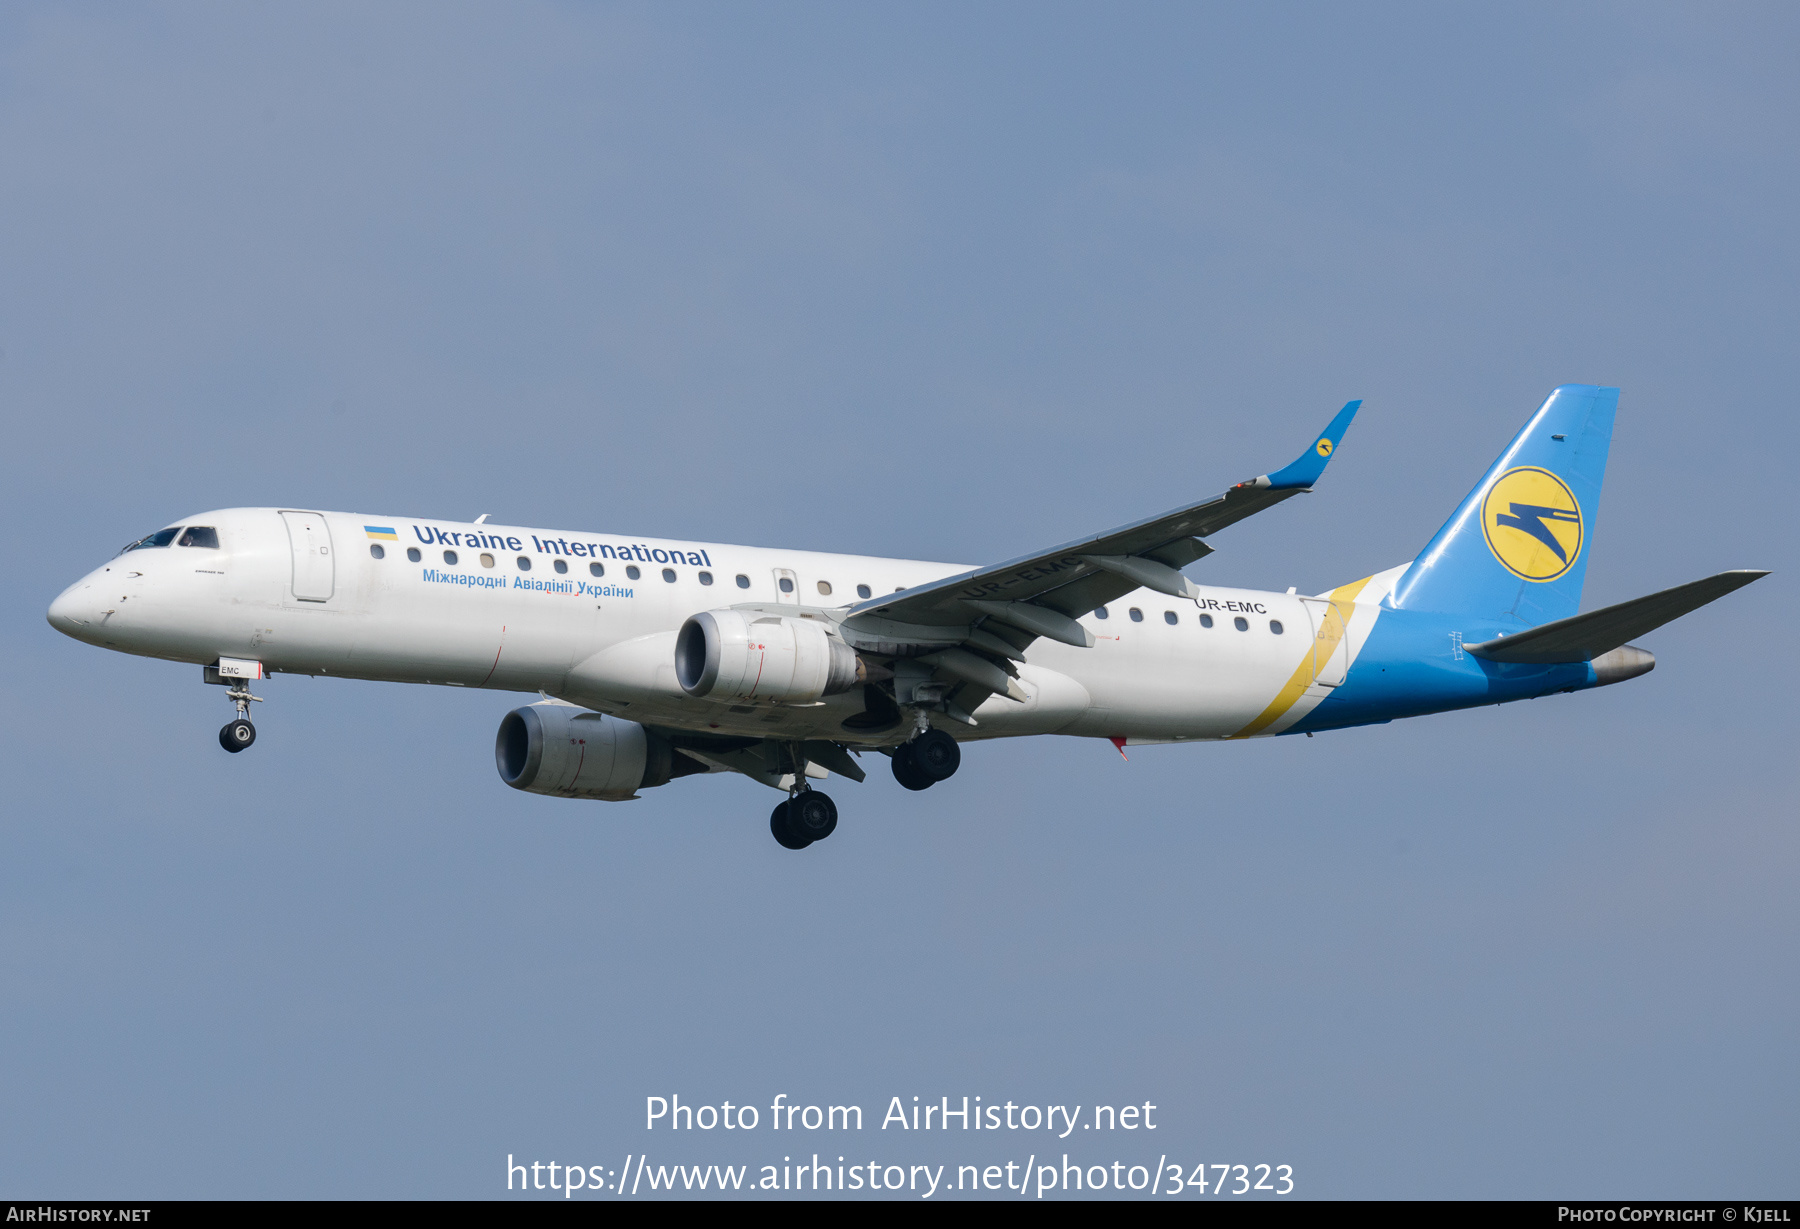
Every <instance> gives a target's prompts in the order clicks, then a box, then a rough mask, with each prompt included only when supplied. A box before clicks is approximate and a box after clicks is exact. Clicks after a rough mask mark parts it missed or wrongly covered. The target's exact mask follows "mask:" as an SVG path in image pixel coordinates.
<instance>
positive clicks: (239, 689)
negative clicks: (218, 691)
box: [219, 682, 263, 755]
mask: <svg viewBox="0 0 1800 1229" xmlns="http://www.w3.org/2000/svg"><path fill="white" fill-rule="evenodd" d="M225 698H226V699H228V700H230V701H231V702H232V703H234V704H236V705H237V711H238V715H237V717H236V718H235V719H233V720H231V721H227V722H226V723H225V726H224V728H223V729H221V730H220V731H219V745H220V746H221V747H223V748H225V750H227V751H229V752H231V753H232V754H233V755H236V754H237V753H238V752H240V751H243V750H246V749H247V748H248V747H249V746H250V744H251V743H253V742H255V741H256V727H255V726H254V725H252V724H250V702H251V701H252V700H254V701H255V702H256V703H258V704H261V703H262V702H263V698H262V697H261V696H253V695H251V694H250V685H249V684H248V683H245V682H238V683H237V684H236V685H235V686H233V687H232V689H231V690H230V691H228V692H226V693H225Z"/></svg>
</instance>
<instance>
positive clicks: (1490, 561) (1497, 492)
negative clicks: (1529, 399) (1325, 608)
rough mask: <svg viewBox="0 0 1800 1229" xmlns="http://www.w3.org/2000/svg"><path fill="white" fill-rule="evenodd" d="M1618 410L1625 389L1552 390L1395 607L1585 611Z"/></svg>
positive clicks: (1416, 567)
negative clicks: (1591, 549) (1584, 587)
mask: <svg viewBox="0 0 1800 1229" xmlns="http://www.w3.org/2000/svg"><path fill="white" fill-rule="evenodd" d="M1618 406H1619V390H1618V389H1616V388H1599V387H1596V386H1594V385H1591V384H1565V385H1563V386H1562V387H1561V388H1559V389H1557V390H1556V391H1555V392H1553V393H1551V394H1550V399H1549V400H1548V401H1546V402H1544V404H1543V407H1542V408H1541V409H1539V410H1538V412H1537V413H1536V414H1534V415H1533V416H1532V418H1531V421H1530V422H1528V423H1526V424H1525V428H1524V430H1522V431H1520V432H1519V434H1518V435H1517V436H1515V437H1514V438H1513V442H1512V443H1511V444H1509V445H1507V448H1506V451H1505V452H1503V453H1501V454H1500V458H1499V459H1498V460H1497V461H1495V462H1494V464H1493V466H1492V467H1491V468H1489V470H1488V472H1487V473H1486V474H1484V475H1483V476H1482V479H1481V481H1480V482H1478V483H1476V485H1475V489H1474V490H1473V491H1470V492H1469V495H1468V498H1466V499H1464V500H1463V501H1462V505H1461V506H1460V507H1459V508H1457V510H1456V513H1455V515H1453V516H1452V517H1451V518H1450V519H1449V520H1448V521H1446V522H1445V523H1444V527H1443V528H1442V529H1440V530H1438V531H1437V534H1436V536H1434V537H1433V538H1432V539H1431V541H1430V543H1428V544H1427V545H1426V547H1425V549H1424V551H1423V552H1421V553H1420V555H1419V557H1418V558H1417V559H1415V560H1414V561H1413V564H1412V566H1411V567H1409V568H1408V569H1407V570H1406V574H1405V575H1404V576H1402V577H1401V578H1400V582H1399V583H1398V584H1397V585H1395V586H1394V595H1393V599H1392V600H1393V604H1394V605H1395V606H1396V607H1398V608H1400V609H1403V610H1437V611H1444V612H1448V613H1455V614H1465V613H1466V614H1476V615H1482V616H1486V617H1490V618H1499V619H1512V620H1516V621H1518V622H1519V623H1522V624H1525V625H1527V626H1536V625H1537V624H1539V623H1547V622H1549V621H1550V620H1552V619H1566V618H1568V617H1569V616H1571V615H1573V614H1575V613H1576V612H1577V611H1578V610H1579V609H1580V607H1581V582H1582V579H1583V577H1584V576H1586V574H1587V552H1588V545H1589V539H1590V538H1591V536H1592V534H1593V531H1594V517H1595V514H1596V513H1597V512H1598V511H1599V510H1600V481H1601V479H1602V478H1604V477H1605V475H1606V451H1607V448H1608V446H1609V445H1610V444H1611V443H1612V427H1613V414H1614V412H1615V411H1616V410H1617V409H1618Z"/></svg>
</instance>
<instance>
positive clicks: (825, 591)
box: [819, 580, 831, 597]
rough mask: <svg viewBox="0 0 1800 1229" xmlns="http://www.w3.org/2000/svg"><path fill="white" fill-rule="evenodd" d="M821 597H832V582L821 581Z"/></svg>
mask: <svg viewBox="0 0 1800 1229" xmlns="http://www.w3.org/2000/svg"><path fill="white" fill-rule="evenodd" d="M819 596H820V597H830V596H831V582H830V581H829V580H821V581H820V582H819Z"/></svg>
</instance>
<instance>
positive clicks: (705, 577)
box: [700, 572, 712, 585]
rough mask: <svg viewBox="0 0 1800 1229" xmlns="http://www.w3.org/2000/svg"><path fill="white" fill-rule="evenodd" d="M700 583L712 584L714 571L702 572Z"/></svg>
mask: <svg viewBox="0 0 1800 1229" xmlns="http://www.w3.org/2000/svg"><path fill="white" fill-rule="evenodd" d="M700 583H701V584H703V585H710V584H712V573H711V572H702V573H700Z"/></svg>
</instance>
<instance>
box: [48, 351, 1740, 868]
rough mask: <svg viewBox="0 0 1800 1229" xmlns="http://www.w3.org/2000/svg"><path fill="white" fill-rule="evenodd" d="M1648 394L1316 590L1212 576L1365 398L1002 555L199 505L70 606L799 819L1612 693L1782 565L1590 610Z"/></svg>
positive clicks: (553, 754) (1564, 432)
mask: <svg viewBox="0 0 1800 1229" xmlns="http://www.w3.org/2000/svg"><path fill="white" fill-rule="evenodd" d="M1618 399H1619V390H1618V389H1616V388H1604V387H1598V386H1592V385H1580V384H1568V385H1563V386H1561V387H1559V388H1557V389H1556V390H1555V391H1553V392H1552V393H1551V394H1550V396H1549V398H1548V399H1547V400H1546V401H1545V402H1544V403H1543V405H1542V406H1541V407H1540V408H1539V409H1538V411H1537V413H1536V414H1534V415H1533V416H1532V417H1531V419H1530V420H1529V421H1528V422H1527V423H1526V424H1525V426H1524V428H1523V429H1522V430H1520V432H1519V433H1518V435H1517V436H1515V437H1514V438H1513V440H1512V442H1511V443H1510V444H1508V445H1507V447H1506V449H1505V451H1503V452H1502V453H1501V454H1500V456H1499V458H1498V459H1497V460H1496V461H1495V462H1494V463H1493V465H1492V466H1491V467H1490V468H1489V469H1488V471H1487V472H1486V473H1485V474H1484V475H1483V476H1482V478H1481V480H1480V481H1479V482H1478V483H1476V485H1475V488H1474V489H1473V490H1472V491H1470V493H1469V494H1468V496H1467V497H1466V498H1465V499H1464V500H1463V501H1462V503H1461V505H1459V506H1458V507H1457V509H1456V511H1455V512H1454V514H1452V516H1451V517H1450V519H1449V520H1448V521H1446V522H1445V523H1444V525H1443V527H1442V528H1440V529H1439V530H1438V531H1437V533H1436V534H1435V535H1434V536H1433V537H1432V538H1431V540H1430V541H1429V542H1428V543H1426V546H1425V549H1424V550H1423V551H1421V552H1420V553H1419V555H1418V556H1417V557H1416V558H1414V559H1412V560H1409V561H1408V562H1406V563H1403V564H1400V565H1399V566H1397V567H1393V568H1390V569H1388V570H1387V571H1384V572H1380V573H1377V574H1376V575H1373V576H1367V577H1364V578H1362V579H1360V580H1354V581H1351V582H1350V583H1348V584H1343V585H1339V586H1337V587H1336V588H1333V589H1330V590H1328V591H1326V592H1324V593H1320V594H1317V595H1316V596H1300V595H1297V594H1296V593H1295V591H1294V590H1293V589H1289V590H1288V591H1287V592H1286V593H1266V592H1258V591H1252V590H1246V589H1239V588H1232V587H1229V586H1213V585H1202V584H1198V583H1196V582H1195V581H1194V580H1192V579H1190V578H1189V577H1188V576H1187V575H1186V574H1185V573H1184V571H1183V569H1184V568H1187V567H1188V566H1190V565H1192V564H1196V563H1199V562H1200V561H1201V560H1203V559H1204V558H1205V557H1206V556H1207V555H1209V554H1211V553H1212V549H1213V548H1212V547H1211V546H1209V545H1208V544H1207V540H1208V539H1209V538H1211V537H1212V535H1213V534H1215V533H1218V532H1219V531H1220V530H1222V529H1225V528H1226V527H1227V526H1229V525H1232V524H1234V523H1236V522H1237V521H1240V520H1243V519H1244V518H1245V517H1248V516H1252V515H1255V514H1257V513H1260V512H1264V511H1267V510H1268V509H1269V508H1272V507H1274V506H1275V505H1276V504H1279V503H1282V502H1284V501H1286V500H1288V499H1290V498H1292V497H1293V496H1295V495H1299V494H1302V493H1304V492H1309V491H1311V490H1312V489H1313V486H1314V484H1315V483H1316V482H1318V480H1319V478H1320V477H1321V475H1323V473H1324V472H1325V467H1326V464H1327V462H1329V460H1330V459H1331V458H1332V457H1333V456H1334V455H1336V452H1337V449H1338V447H1339V445H1340V444H1341V443H1342V441H1343V438H1344V433H1345V431H1346V430H1347V429H1348V428H1349V426H1350V422H1351V419H1352V418H1354V417H1355V415H1356V412H1357V409H1358V407H1359V406H1360V405H1361V404H1362V403H1361V402H1360V401H1352V402H1350V403H1349V404H1347V405H1345V406H1344V408H1343V409H1342V410H1340V411H1339V412H1338V413H1337V415H1336V416H1335V417H1333V418H1332V420H1331V422H1330V424H1329V425H1328V426H1327V427H1326V428H1325V430H1324V431H1323V432H1322V433H1321V434H1320V435H1318V436H1317V437H1316V438H1315V439H1314V440H1313V442H1312V443H1311V444H1310V445H1309V446H1308V447H1307V449H1306V450H1305V451H1304V452H1303V453H1301V454H1300V456H1299V458H1298V459H1296V460H1295V461H1293V462H1292V463H1291V464H1289V465H1286V466H1283V467H1282V468H1280V469H1277V470H1274V471H1272V472H1270V473H1267V474H1264V475H1261V476H1260V477H1256V478H1252V479H1250V480H1248V481H1245V482H1240V483H1238V484H1236V485H1235V486H1232V487H1231V488H1230V489H1228V490H1226V491H1225V492H1224V493H1223V494H1221V495H1218V496H1216V497H1214V498H1211V499H1207V500H1204V501H1202V502H1198V503H1193V504H1189V505H1187V506H1185V507H1181V508H1176V509H1174V510H1173V511H1170V512H1166V513H1164V514H1163V515H1161V516H1153V517H1150V518H1148V519H1146V520H1141V521H1137V522H1135V523H1133V524H1130V525H1125V526H1122V527H1120V528H1118V529H1114V530H1111V531H1109V532H1106V533H1102V534H1097V535H1095V536H1093V537H1088V538H1083V539H1080V540H1077V541H1074V542H1068V543H1065V544H1063V545H1061V546H1056V547H1053V548H1051V549H1049V550H1042V551H1035V552H1032V553H1030V554H1026V555H1021V556H1020V557H1018V558H1016V559H1011V560H1008V561H1006V562H1004V563H998V564H994V565H992V566H988V567H963V566H958V565H952V564H945V563H929V562H921V561H916V560H909V559H884V558H875V557H871V556H864V555H838V554H824V553H819V552H813V551H797V550H771V549H766V548H762V547H749V546H730V545H725V544H721V543H716V542H683V541H670V540H667V539H660V538H639V537H635V536H625V535H620V534H616V533H598V532H585V531H582V532H570V531H568V530H551V531H547V530H543V529H533V528H528V527H515V526H501V525H490V524H488V523H487V514H483V515H482V516H481V517H479V518H477V519H476V521H474V522H473V523H469V522H458V521H449V520H439V519H413V518H407V517H397V516H390V515H385V514H384V515H379V516H365V515H360V514H350V513H339V512H323V511H317V510H311V509H304V508H229V509H224V510H219V511H213V512H203V513H200V514H198V515H195V516H189V517H184V518H182V519H181V520H180V521H178V522H176V523H175V524H172V525H169V526H167V527H165V528H163V529H160V530H158V531H157V532H155V533H152V534H150V535H148V536H146V537H143V538H139V539H138V540H136V541H134V542H132V543H131V544H130V545H129V546H126V547H125V548H124V549H123V550H121V551H120V553H119V554H118V555H117V556H115V557H114V558H113V559H111V560H110V561H109V562H107V563H105V564H103V565H102V566H100V567H99V568H97V569H96V570H94V571H93V572H91V573H89V574H88V575H87V576H85V577H83V578H82V579H80V580H78V581H76V582H75V583H74V584H73V585H71V586H69V588H68V589H67V590H65V591H64V592H63V593H62V594H61V595H60V596H58V597H57V598H56V600H55V601H54V602H53V603H51V605H50V608H49V612H48V617H49V621H50V624H51V625H52V626H53V627H55V628H56V629H57V630H58V631H61V632H63V633H66V634H67V635H69V636H72V637H74V638H75V639H77V640H81V641H84V642H86V643H88V644H93V645H98V646H101V647H104V648H108V649H114V650H117V651H120V652H125V653H133V654H137V655H139V656H144V657H155V658H162V659H164V660H167V661H177V662H185V663H187V664H189V665H199V666H201V667H202V674H203V678H204V680H205V682H207V683H213V684H218V685H221V686H224V687H226V688H228V690H227V691H226V692H225V696H226V698H227V699H228V700H230V701H231V702H232V703H233V704H234V705H235V706H236V713H237V716H236V717H235V718H234V719H233V720H232V721H230V722H228V723H227V724H226V725H225V727H224V728H223V729H222V730H221V731H220V732H219V742H220V745H221V746H223V747H224V749H225V750H226V751H229V752H233V753H236V752H241V751H243V750H244V749H246V748H248V747H249V746H250V745H251V744H252V743H254V742H255V741H256V727H255V726H254V725H253V724H252V722H251V720H250V705H251V704H252V703H260V702H261V701H262V697H260V696H256V695H253V694H251V691H250V687H251V685H252V684H253V683H255V682H256V681H258V680H261V679H265V678H268V677H269V676H271V675H273V674H307V675H313V676H315V677H332V678H357V679H373V680H382V681H388V682H401V683H432V684H437V685H440V686H447V687H476V688H484V689H487V690H492V691H508V692H527V693H536V694H537V695H538V696H539V699H538V700H537V701H536V702H535V703H531V704H526V705H524V706H522V707H519V708H515V709H513V710H512V711H510V712H508V713H507V714H506V715H505V716H504V717H502V718H501V721H500V728H499V731H498V733H497V735H496V739H495V747H494V758H495V764H496V767H497V768H498V770H499V775H500V779H501V780H502V781H503V782H505V783H506V784H507V785H509V786H511V787H513V788H514V789H519V790H524V791H527V792H530V793H535V794H545V795H550V796H554V797H558V798H581V799H598V800H607V801H624V800H630V799H635V798H637V797H638V796H639V791H640V790H643V789H648V788H652V787H655V786H661V785H666V784H668V783H669V782H671V781H674V780H676V779H677V778H680V777H685V776H690V775H695V774H699V773H712V772H735V773H739V774H742V775H743V776H746V777H749V778H751V779H752V780H755V781H758V782H760V783H762V784H763V785H766V786H769V787H771V788H773V789H775V790H778V791H780V792H781V793H782V794H783V795H784V798H783V800H782V801H781V802H780V803H778V804H777V805H776V807H775V808H774V811H773V812H772V813H771V815H770V818H769V830H770V832H771V834H772V835H773V836H774V838H775V839H776V841H777V842H779V843H780V844H781V845H783V846H784V847H786V848H788V849H795V850H798V849H805V848H807V847H808V846H810V845H812V844H814V843H815V842H817V841H820V840H823V839H825V838H826V837H829V836H830V835H831V834H832V832H833V831H834V830H835V829H836V827H837V819H838V814H837V806H836V804H835V803H834V802H833V801H832V800H831V798H830V797H828V796H827V795H826V794H825V793H823V792H822V791H821V790H819V789H817V788H815V787H814V786H813V784H812V783H813V782H814V781H816V780H824V779H826V778H827V777H829V776H830V775H831V774H833V773H835V774H837V775H839V776H843V777H847V778H849V779H851V780H852V781H858V782H860V781H862V780H863V779H864V778H865V776H866V772H865V770H864V768H863V766H862V765H861V764H860V763H858V760H859V759H861V758H862V757H864V756H865V755H874V754H880V755H883V756H886V757H887V758H888V760H889V762H890V767H891V770H892V772H893V775H894V777H895V779H896V780H897V781H898V782H899V783H900V784H901V785H902V786H904V787H905V788H906V789H909V790H924V789H927V788H929V787H931V786H934V785H937V784H939V783H941V782H943V781H946V780H948V779H949V778H950V777H951V776H952V775H954V774H955V772H956V770H957V767H958V765H959V764H960V763H961V761H962V745H963V744H964V743H970V742H978V741H980V740H983V739H989V738H1012V737H1020V736H1024V735H1039V734H1059V735H1068V736H1073V737H1078V738H1092V739H1105V740H1110V741H1111V742H1112V743H1113V744H1114V746H1116V747H1117V748H1118V749H1119V753H1120V754H1121V755H1123V754H1124V749H1125V748H1126V747H1128V746H1136V745H1142V744H1152V743H1182V742H1212V741H1231V740H1236V739H1244V738H1260V737H1272V736H1280V735H1292V734H1305V735H1307V736H1309V737H1310V736H1311V735H1313V734H1316V733H1321V732H1323V731H1326V730H1335V729H1342V728H1345V727H1349V726H1361V725H1371V724H1379V723H1384V722H1388V721H1392V720H1394V719H1396V718H1401V717H1413V716H1419V715H1423V714H1427V713H1440V712H1448V711H1451V710H1455V709H1463V708H1470V707H1473V706H1476V705H1482V704H1501V703H1506V702H1509V701H1513V700H1524V699H1531V698H1534V697H1538V696H1547V695H1551V694H1554V693H1559V692H1573V691H1582V690H1586V689H1588V688H1591V687H1605V686H1610V685H1611V684H1614V683H1619V682H1623V681H1624V680H1626V679H1631V678H1636V677H1637V676H1639V675H1642V674H1644V673H1646V672H1648V671H1649V670H1650V669H1651V668H1652V667H1653V666H1654V665H1655V658H1654V657H1653V656H1652V655H1651V654H1650V653H1649V652H1648V651H1647V650H1645V649H1642V648H1639V647H1637V646H1635V645H1633V644H1630V643H1628V641H1631V640H1633V639H1635V638H1637V637H1639V636H1642V635H1644V634H1646V633H1647V632H1649V631H1651V630H1652V629H1654V628H1657V627H1660V626H1661V625H1663V624H1664V623H1667V622H1669V621H1670V620H1672V619H1675V618H1678V617H1680V616H1681V615H1684V614H1687V613H1689V612H1690V611H1693V610H1696V609H1698V608H1699V607H1701V606H1703V605H1705V604H1707V603H1708V602H1711V601H1714V600H1716V599H1717V598H1720V597H1722V596H1724V595H1725V594H1727V593H1730V592H1732V591H1733V590H1735V589H1738V588H1741V587H1742V586H1744V585H1747V584H1749V583H1750V582H1751V581H1754V580H1756V579H1758V578H1760V577H1762V576H1765V575H1767V572H1765V571H1728V572H1721V573H1719V574H1717V575H1714V576H1711V577H1708V578H1706V579H1703V580H1697V581H1693V582H1691V583H1689V584H1685V585H1679V586H1676V587H1675V588H1672V589H1666V590H1663V591H1662V592H1659V593H1654V594H1651V595H1649V596H1647V597H1641V598H1637V599H1634V600H1632V601H1628V602H1622V603H1620V604H1618V605H1614V606H1608V607H1605V608H1603V609H1600V610H1593V611H1589V612H1588V613H1586V614H1581V613H1579V607H1580V602H1581V587H1582V580H1583V577H1584V576H1585V574H1586V570H1587V560H1588V546H1589V543H1588V538H1589V536H1590V534H1591V531H1592V526H1593V518H1594V514H1595V511H1596V509H1597V507H1598V505H1599V502H1600V485H1601V479H1602V477H1603V476H1604V472H1605V468H1606V457H1607V451H1608V447H1609V445H1610V442H1611V438H1612V428H1613V419H1614V415H1615V412H1616V410H1617V406H1618Z"/></svg>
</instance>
